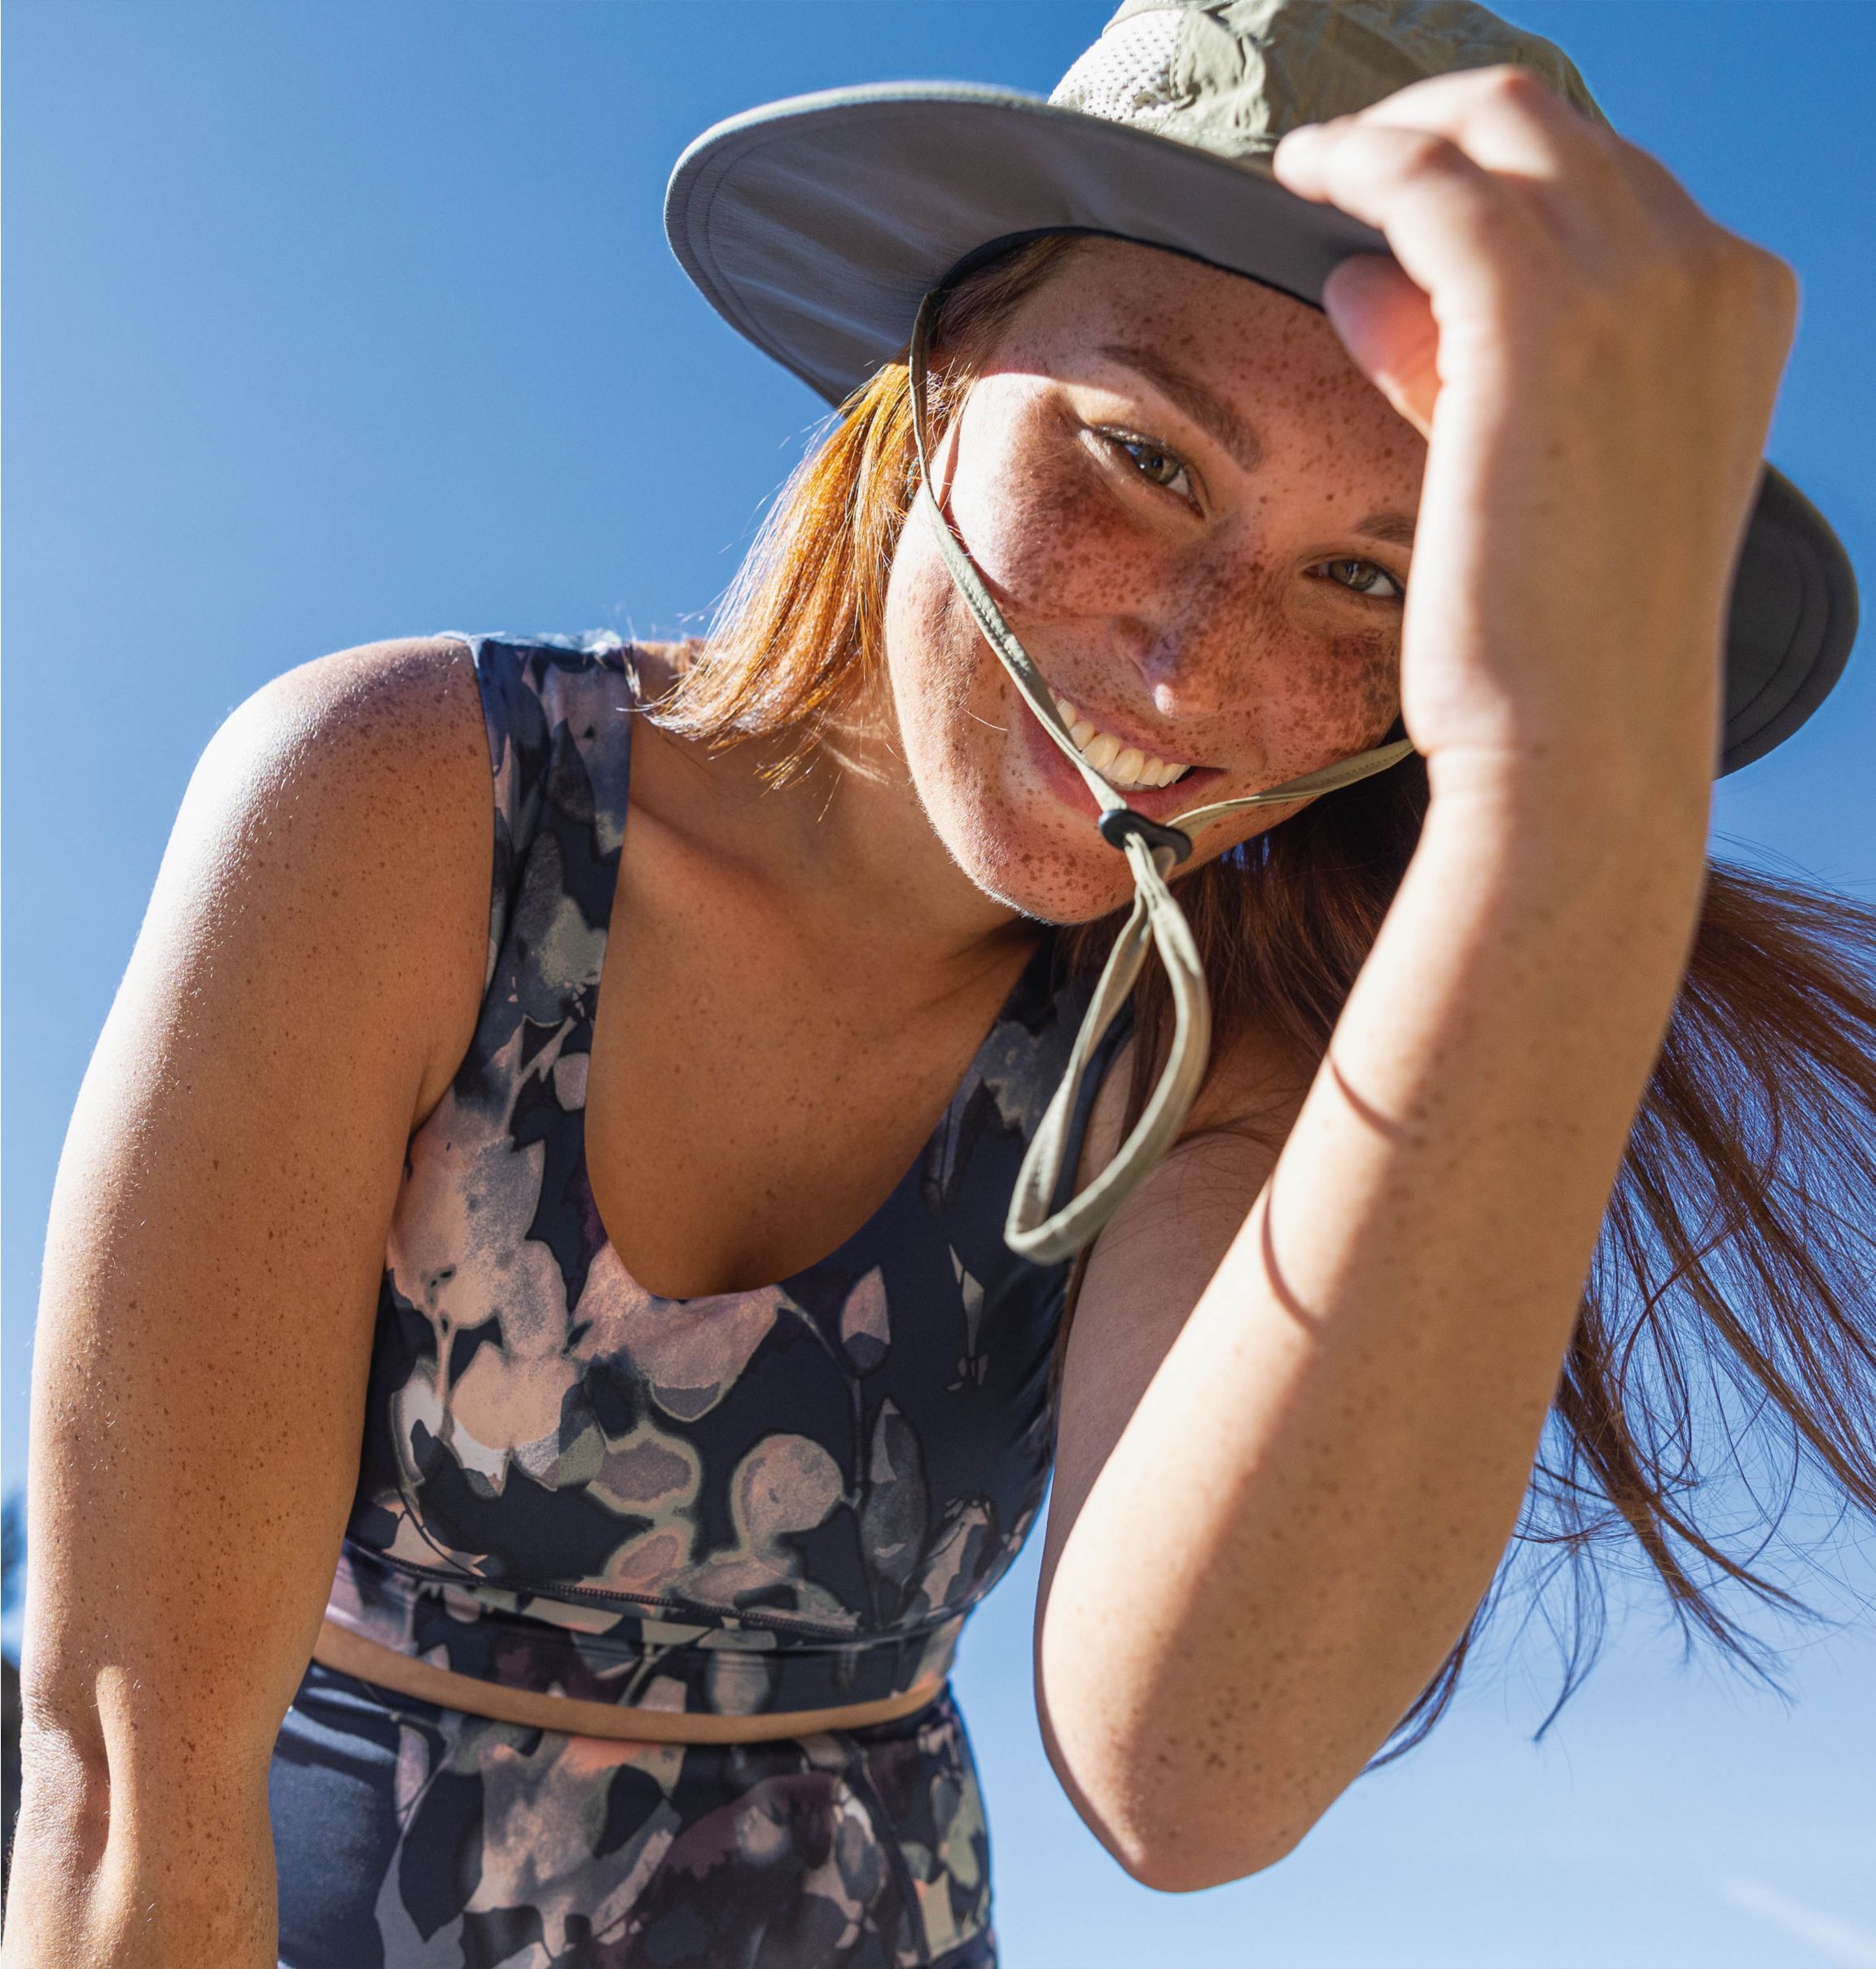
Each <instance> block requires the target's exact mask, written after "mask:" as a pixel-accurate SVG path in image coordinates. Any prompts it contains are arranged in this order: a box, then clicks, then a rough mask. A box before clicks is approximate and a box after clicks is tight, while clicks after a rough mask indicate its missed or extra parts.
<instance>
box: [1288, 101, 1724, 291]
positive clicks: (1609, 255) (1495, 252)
mask: <svg viewBox="0 0 1876 1969" xmlns="http://www.w3.org/2000/svg"><path fill="white" fill-rule="evenodd" d="M1272 164H1273V169H1274V170H1275V172H1276V174H1277V177H1278V181H1279V182H1281V183H1282V184H1283V185H1285V186H1286V187H1287V188H1288V189H1289V190H1291V191H1294V192H1295V193H1297V194H1298V195H1300V196H1301V197H1304V198H1308V199H1313V200H1317V201H1318V202H1326V203H1330V204H1335V205H1336V206H1338V207H1339V208H1341V209H1342V210H1343V211H1346V212H1348V213H1351V214H1352V216H1353V217H1357V218H1360V219H1363V220H1365V221H1366V222H1367V223H1369V224H1370V225H1371V226H1375V227H1377V228H1378V229H1379V230H1381V231H1383V233H1385V234H1386V235H1387V239H1388V243H1389V245H1390V246H1391V247H1392V248H1393V251H1394V255H1395V257H1396V259H1397V260H1398V261H1400V265H1402V266H1403V267H1405V269H1406V270H1407V271H1408V273H1409V274H1410V275H1411V276H1412V278H1414V281H1415V283H1417V284H1418V285H1419V286H1420V287H1424V288H1426V289H1427V292H1429V293H1431V294H1432V295H1433V296H1435V308H1436V310H1437V311H1438V312H1440V314H1441V316H1442V318H1443V319H1444V318H1445V316H1446V313H1447V309H1446V307H1445V303H1446V302H1447V301H1448V300H1449V299H1453V298H1463V296H1465V295H1466V294H1467V293H1478V292H1489V291H1491V290H1492V287H1493V286H1494V284H1496V286H1497V290H1498V292H1500V294H1501V295H1502V293H1503V292H1504V289H1505V287H1506V282H1507V281H1509V282H1510V283H1514V284H1516V285H1518V286H1519V287H1523V288H1525V289H1527V290H1529V289H1530V288H1531V287H1532V282H1533V279H1534V278H1535V279H1536V282H1537V283H1538V284H1539V286H1540V287H1541V284H1542V283H1543V279H1544V277H1545V276H1546V275H1554V274H1558V273H1559V272H1561V271H1562V270H1563V265H1564V263H1565V262H1566V261H1567V262H1569V263H1571V265H1573V266H1574V268H1575V270H1576V271H1577V272H1578V273H1580V274H1585V275H1587V276H1588V277H1589V278H1590V279H1591V280H1593V281H1601V282H1602V283H1606V284H1608V285H1610V286H1611V287H1614V286H1615V285H1618V284H1619V283H1620V280H1621V279H1622V278H1623V276H1624V274H1626V273H1628V272H1630V271H1632V270H1633V269H1634V268H1635V267H1636V265H1637V263H1638V262H1640V261H1642V260H1644V259H1646V258H1647V257H1650V256H1652V255H1658V254H1659V252H1660V250H1661V248H1663V246H1664V245H1665V246H1667V247H1668V248H1669V250H1674V249H1675V248H1681V247H1685V246H1686V245H1688V244H1689V243H1697V242H1698V241H1700V240H1702V239H1705V238H1706V237H1707V235H1710V234H1712V232H1714V231H1715V230H1717V229H1716V228H1715V227H1714V226H1713V222H1712V220H1711V219H1709V218H1708V217H1707V215H1706V214H1705V213H1703V212H1702V211H1701V209H1700V208H1699V207H1698V205H1697V204H1695V203H1694V200H1693V199H1692V198H1691V197H1690V196H1689V195H1688V194H1687V192H1686V191H1685V189H1684V188H1683V187H1682V186H1681V184H1680V183H1679V182H1678V181H1677V179H1676V178H1674V176H1673V174H1672V173H1671V172H1670V171H1668V169H1667V168H1666V166H1665V165H1663V164H1661V163H1660V161H1659V160H1658V159H1656V158H1654V157H1651V156H1650V155H1649V154H1648V153H1647V152H1646V151H1643V150H1642V149H1641V148H1640V147H1637V145H1634V144H1633V143H1628V141H1627V140H1626V139H1625V138H1622V137H1620V136H1618V135H1617V134H1615V132H1614V131H1613V130H1611V129H1608V128H1607V127H1606V125H1603V124H1602V123H1600V122H1598V121H1593V119H1592V118H1590V117H1589V116H1586V115H1585V114H1584V113H1583V112H1580V111H1579V110H1577V109H1576V108H1575V107H1572V106H1571V104H1570V103H1567V102H1566V101H1565V100H1564V99H1563V98H1562V97H1561V96H1560V95H1558V94H1557V93H1556V91H1555V90H1554V89H1552V88H1551V86H1549V84H1548V83H1547V82H1545V81H1544V80H1543V79H1542V78H1541V77H1540V76H1538V75H1537V74H1536V73H1535V72H1533V71H1532V70H1530V69H1528V68H1517V67H1512V66H1503V65H1501V66H1499V67H1495V68H1471V69H1462V70H1458V71H1456V72H1452V73H1449V74H1445V75H1436V76H1429V77H1426V78H1425V79H1424V80H1422V81H1418V82H1414V83H1412V84H1410V85H1409V86H1408V87H1406V88H1405V89H1402V90H1397V91H1396V93H1395V94H1392V95H1391V96H1387V97H1385V98H1384V99H1383V100H1382V101H1380V102H1379V103H1370V105H1369V106H1368V107H1367V108H1365V109H1363V110H1361V111H1358V112H1356V113H1355V114H1354V115H1352V116H1338V117H1334V118H1331V119H1330V121H1327V122H1326V123H1321V124H1313V125H1304V126H1303V127H1302V128H1301V129H1295V130H1293V131H1291V133H1290V134H1288V135H1287V136H1286V137H1285V138H1284V139H1283V140H1282V143H1280V144H1279V145H1278V147H1277V151H1276V154H1275V156H1273V160H1272ZM1441 233H1443V234H1444V235H1446V236H1445V237H1444V239H1440V238H1439V237H1435V236H1432V235H1437V234H1441ZM1481 260H1488V261H1493V262H1496V263H1497V271H1498V273H1499V274H1500V276H1501V278H1500V279H1499V280H1498V281H1497V283H1493V282H1492V278H1491V275H1490V271H1489V270H1488V269H1487V268H1486V267H1484V266H1483V265H1479V264H1477V262H1479V261H1481Z"/></svg>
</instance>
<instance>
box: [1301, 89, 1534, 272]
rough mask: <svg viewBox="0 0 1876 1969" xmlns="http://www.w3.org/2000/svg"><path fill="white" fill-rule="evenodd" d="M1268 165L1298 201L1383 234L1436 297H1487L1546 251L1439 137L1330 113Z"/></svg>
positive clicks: (1490, 180)
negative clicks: (1345, 216)
mask: <svg viewBox="0 0 1876 1969" xmlns="http://www.w3.org/2000/svg"><path fill="white" fill-rule="evenodd" d="M1416 86H1418V85H1416ZM1401 93H1402V94H1403V95H1405V94H1407V93H1409V92H1408V91H1405V90H1403V91H1402V92H1401ZM1389 100H1390V101H1391V102H1392V101H1393V100H1395V99H1393V98H1390V99H1389ZM1272 162H1273V168H1274V169H1275V171H1276V173H1277V176H1278V180H1279V182H1282V184H1283V185H1284V186H1286V187H1287V188H1288V189H1289V190H1290V191H1294V192H1295V193H1296V194H1297V195H1299V196H1300V197H1303V198H1307V199H1311V200H1315V201H1316V202H1317V204H1332V205H1335V207H1337V208H1339V210H1341V211H1343V212H1346V213H1348V214H1349V215H1350V216H1351V217H1354V218H1357V219H1361V220H1362V221H1365V223H1366V224H1368V225H1370V226H1374V228H1375V229H1376V230H1378V231H1379V232H1381V233H1383V234H1385V235H1386V236H1387V243H1388V245H1389V246H1390V247H1391V248H1392V249H1393V252H1394V257H1395V258H1396V260H1398V261H1400V265H1401V266H1402V267H1403V268H1404V269H1405V270H1406V273H1407V274H1408V277H1409V278H1410V279H1411V280H1412V281H1413V282H1414V285H1415V286H1416V287H1420V288H1422V289H1423V290H1424V291H1425V292H1427V293H1428V294H1430V295H1433V296H1436V297H1438V298H1440V299H1441V300H1449V299H1461V298H1490V297H1491V296H1492V291H1493V290H1494V289H1496V288H1497V287H1500V286H1501V284H1502V283H1504V282H1505V281H1506V279H1507V278H1509V279H1513V280H1515V279H1517V278H1519V276H1520V274H1522V273H1524V272H1527V271H1535V270H1536V269H1535V267H1534V266H1531V265H1528V263H1531V262H1534V261H1538V260H1540V259H1541V257H1543V255H1544V252H1545V241H1544V239H1543V237H1542V235H1541V229H1540V228H1539V227H1538V226H1536V223H1535V222H1534V221H1533V220H1532V217H1531V215H1530V213H1528V211H1527V210H1526V209H1525V208H1523V205H1522V204H1521V203H1520V202H1519V200H1517V199H1515V198H1514V196H1513V195H1512V191H1511V188H1510V186H1509V185H1508V184H1507V183H1506V182H1505V181H1504V180H1503V179H1501V178H1498V177H1497V176H1495V175H1494V173H1492V172H1491V171H1489V170H1488V169H1486V168H1485V166H1484V165H1483V164H1480V163H1479V161H1478V160H1477V159H1476V158H1475V157H1473V156H1471V155H1470V154H1469V153H1468V151H1466V149H1464V148H1463V147H1462V146H1461V145H1460V144H1459V143H1457V141H1456V140H1455V139H1454V138H1452V137H1451V136H1449V135H1447V134H1444V132H1442V131H1439V130H1433V129H1419V128H1414V127H1410V126H1407V125H1393V124H1386V123H1380V122H1374V121H1362V120H1361V118H1357V117H1352V116H1350V117H1338V118H1336V119H1335V120H1334V121H1331V122H1329V123H1318V124H1308V125H1304V127H1303V128H1302V129H1295V130H1292V131H1291V133H1290V134H1288V135H1287V136H1286V137H1285V138H1284V139H1283V141H1282V143H1280V144H1279V145H1278V147H1277V151H1276V155H1275V156H1274V157H1273V160H1272Z"/></svg>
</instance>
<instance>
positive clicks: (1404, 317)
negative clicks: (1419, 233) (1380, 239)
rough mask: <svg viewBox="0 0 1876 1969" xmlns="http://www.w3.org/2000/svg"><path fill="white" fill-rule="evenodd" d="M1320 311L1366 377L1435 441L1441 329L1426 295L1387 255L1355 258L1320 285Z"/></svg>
mask: <svg viewBox="0 0 1876 1969" xmlns="http://www.w3.org/2000/svg"><path fill="white" fill-rule="evenodd" d="M1322 306H1323V309H1324V310H1325V311H1326V314H1328V317H1329V319H1330V322H1333V323H1334V325H1335V332H1336V333H1337V334H1338V335H1340V336H1341V338H1342V341H1343V346H1344V347H1345V348H1346V349H1348V353H1349V354H1350V355H1351V356H1352V357H1353V358H1354V361H1355V363H1356V366H1357V367H1358V368H1359V369H1360V370H1361V372H1362V374H1363V375H1365V376H1366V377H1367V378H1368V379H1369V380H1370V382H1371V383H1373V384H1374V386H1375V388H1377V389H1379V391H1380V392H1381V393H1382V395H1383V397H1386V398H1387V401H1388V402H1389V403H1391V404H1392V406H1394V408H1395V410H1396V411H1398V412H1399V413H1400V415H1401V416H1403V417H1405V419H1407V421H1408V423H1410V424H1412V425H1413V427H1414V429H1415V430H1417V431H1418V432H1419V433H1420V435H1421V436H1422V437H1431V436H1432V434H1433V404H1434V400H1435V398H1436V397H1438V396H1439V394H1440V366H1439V356H1440V329H1439V325H1438V324H1437V323H1436V322H1435V320H1434V318H1433V309H1432V306H1431V303H1430V302H1429V301H1428V300H1427V296H1425V295H1424V294H1423V293H1422V292H1421V291H1420V289H1419V288H1418V287H1416V286H1414V283H1413V282H1412V281H1411V280H1410V279H1409V278H1408V277H1407V275H1406V274H1405V273H1404V272H1403V271H1402V270H1401V269H1400V267H1399V266H1397V265H1396V264H1395V263H1394V261H1392V260H1390V259H1388V258H1387V257H1386V256H1385V255H1383V254H1381V253H1356V254H1353V255H1352V256H1351V257H1349V258H1348V259H1346V260H1344V261H1342V262H1341V263H1340V264H1339V265H1337V266H1336V267H1335V268H1334V269H1333V270H1331V272H1330V275H1329V278H1327V279H1326V281H1325V282H1324V283H1322Z"/></svg>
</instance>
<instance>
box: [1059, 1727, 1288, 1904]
mask: <svg viewBox="0 0 1876 1969" xmlns="http://www.w3.org/2000/svg"><path fill="white" fill-rule="evenodd" d="M1050 1763H1051V1765H1053V1766H1054V1771H1055V1775H1056V1778H1057V1779H1058V1780H1059V1783H1060V1784H1061V1786H1062V1788H1063V1791H1065V1792H1066V1793H1067V1796H1068V1800H1069V1802H1070V1803H1071V1804H1072V1805H1073V1806H1074V1808H1075V1809H1076V1813H1078V1814H1079V1816H1080V1819H1081V1822H1082V1823H1083V1824H1084V1825H1085V1826H1087V1828H1088V1830H1089V1831H1090V1832H1092V1833H1093V1834H1094V1836H1095V1838H1096V1839H1097V1840H1099V1841H1100V1842H1101V1844H1102V1846H1103V1847H1104V1848H1106V1849H1107V1852H1108V1853H1110V1854H1111V1856H1112V1857H1113V1859H1114V1861H1115V1862H1116V1865H1117V1866H1120V1869H1121V1870H1122V1871H1123V1872H1124V1873H1125V1874H1127V1875H1129V1877H1130V1878H1131V1879H1135V1880H1137V1881H1138V1882H1139V1883H1140V1884H1141V1885H1142V1887H1150V1888H1152V1889H1153V1890H1154V1892H1156V1893H1162V1894H1196V1893H1203V1892H1204V1891H1205V1890H1206V1889H1207V1888H1212V1887H1225V1886H1229V1884H1230V1883H1231V1882H1232V1881H1234V1880H1243V1879H1248V1878H1249V1877H1250V1876H1251V1875H1252V1874H1255V1873H1261V1872H1263V1871H1264V1870H1265V1869H1266V1868H1267V1867H1271V1866H1275V1865H1276V1864H1277V1862H1278V1861H1279V1860H1281V1859H1283V1858H1285V1857H1286V1856H1287V1855H1288V1854H1290V1853H1293V1852H1294V1851H1295V1848H1297V1847H1298V1846H1299V1845H1300V1844H1301V1843H1302V1840H1303V1839H1304V1835H1305V1834H1306V1833H1307V1832H1308V1830H1309V1826H1308V1823H1301V1824H1295V1825H1289V1826H1278V1825H1275V1824H1271V1823H1265V1822H1262V1821H1260V1819H1259V1818H1257V1817H1256V1816H1255V1815H1254V1814H1253V1813H1251V1812H1248V1811H1247V1809H1245V1801H1244V1787H1243V1786H1238V1787H1232V1788H1231V1789H1230V1790H1228V1791H1225V1792H1223V1793H1222V1794H1221V1793H1220V1792H1218V1791H1216V1789H1215V1788H1208V1787H1204V1786H1202V1785H1199V1784H1195V1783H1194V1784H1184V1785H1177V1786H1176V1787H1174V1789H1173V1792H1172V1795H1171V1796H1165V1797H1155V1796H1152V1795H1151V1788H1150V1787H1143V1786H1142V1785H1140V1784H1139V1783H1137V1782H1135V1783H1100V1782H1098V1781H1096V1780H1094V1777H1093V1774H1092V1773H1089V1772H1082V1773H1077V1772H1076V1769H1074V1767H1073V1765H1072V1764H1070V1763H1069V1762H1068V1761H1067V1760H1065V1759H1063V1757H1061V1756H1059V1755H1057V1754H1054V1750H1053V1748H1052V1752H1051V1755H1050ZM1134 1769H1135V1774H1136V1777H1137V1770H1138V1766H1137V1764H1136V1765H1135V1767H1134Z"/></svg>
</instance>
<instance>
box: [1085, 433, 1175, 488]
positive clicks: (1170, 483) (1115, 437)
mask: <svg viewBox="0 0 1876 1969" xmlns="http://www.w3.org/2000/svg"><path fill="white" fill-rule="evenodd" d="M1101 436H1102V437H1103V438H1105V439H1106V440H1107V442H1108V443H1109V444H1110V445H1112V446H1113V447H1114V449H1116V451H1119V452H1121V453H1124V454H1125V456H1126V457H1127V458H1128V459H1129V462H1130V463H1132V464H1133V468H1134V470H1135V471H1137V472H1138V473H1139V474H1140V476H1141V477H1142V478H1143V479H1145V480H1146V481H1147V482H1148V483H1149V484H1150V485H1157V486H1159V488H1160V489H1161V490H1162V491H1164V492H1169V493H1175V494H1177V497H1179V498H1181V499H1186V500H1191V499H1192V498H1194V493H1193V490H1192V478H1191V474H1190V472H1188V471H1187V470H1186V463H1185V460H1184V459H1182V458H1180V457H1179V456H1178V455H1177V454H1176V453H1173V452H1171V451H1168V449H1166V447H1165V446H1164V445H1159V444H1155V442H1154V441H1153V440H1152V439H1151V438H1150V437H1140V436H1136V435H1135V434H1134V433H1133V432H1131V431H1103V432H1101Z"/></svg>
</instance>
